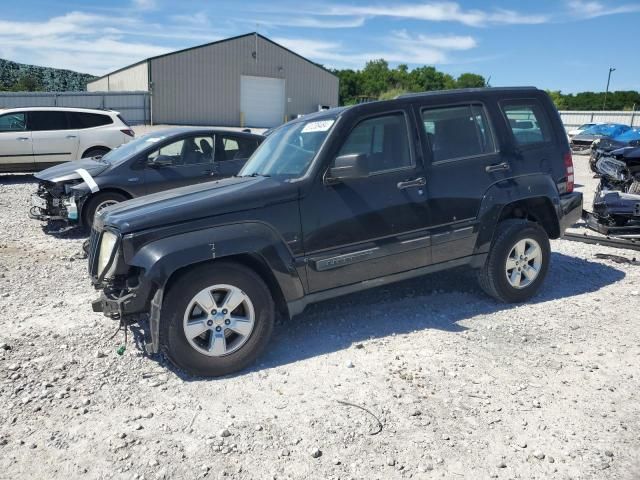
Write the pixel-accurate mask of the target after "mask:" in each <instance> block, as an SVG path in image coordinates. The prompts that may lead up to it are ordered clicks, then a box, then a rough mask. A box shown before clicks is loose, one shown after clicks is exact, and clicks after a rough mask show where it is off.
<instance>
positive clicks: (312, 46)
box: [273, 30, 477, 69]
mask: <svg viewBox="0 0 640 480" xmlns="http://www.w3.org/2000/svg"><path fill="white" fill-rule="evenodd" d="M273 40H274V41H275V42H277V43H280V44H282V45H284V46H285V47H287V48H289V49H291V50H293V51H294V52H296V53H299V54H300V55H302V56H303V57H307V58H309V59H311V60H313V61H316V62H318V63H322V64H326V65H327V66H330V67H335V68H357V69H359V68H363V67H364V65H365V63H366V62H368V61H369V60H375V59H378V58H384V59H385V60H387V61H388V62H391V63H407V64H411V65H433V64H446V63H450V62H451V61H452V60H451V58H450V57H449V52H450V51H463V50H470V49H473V48H475V47H476V46H477V43H476V41H475V39H474V38H473V37H470V36H458V35H446V36H445V35H439V36H429V35H417V36H411V35H410V34H409V33H407V32H406V31H404V30H403V31H399V32H394V34H393V35H392V36H391V37H389V38H386V39H384V44H385V47H384V48H380V49H373V48H371V49H368V50H365V51H354V50H353V49H350V48H349V47H347V46H345V45H343V44H342V43H340V42H337V41H323V40H309V39H302V38H274V39H273Z"/></svg>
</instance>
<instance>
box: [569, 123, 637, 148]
mask: <svg viewBox="0 0 640 480" xmlns="http://www.w3.org/2000/svg"><path fill="white" fill-rule="evenodd" d="M630 129H631V127H630V126H629V125H623V124H621V123H600V124H597V125H594V126H593V127H589V128H587V129H586V130H584V131H582V132H581V133H580V134H578V135H576V136H575V137H572V138H571V142H570V145H571V150H572V151H574V152H576V153H578V152H583V151H586V150H589V149H590V148H591V146H592V145H593V142H594V141H596V140H599V139H603V138H615V137H617V136H619V135H622V134H623V133H625V132H626V131H628V130H630Z"/></svg>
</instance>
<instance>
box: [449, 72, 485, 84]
mask: <svg viewBox="0 0 640 480" xmlns="http://www.w3.org/2000/svg"><path fill="white" fill-rule="evenodd" d="M486 84H487V81H486V80H485V79H484V77H483V76H482V75H478V74H477V73H462V74H460V76H458V79H457V80H456V87H458V88H480V87H484V86H486Z"/></svg>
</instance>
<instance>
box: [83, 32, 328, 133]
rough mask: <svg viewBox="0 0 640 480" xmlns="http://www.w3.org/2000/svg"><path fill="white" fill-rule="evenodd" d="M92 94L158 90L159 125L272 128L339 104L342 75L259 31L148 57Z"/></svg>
mask: <svg viewBox="0 0 640 480" xmlns="http://www.w3.org/2000/svg"><path fill="white" fill-rule="evenodd" d="M87 90H88V91H90V92H106V91H108V92H114V91H117V92H122V91H150V92H151V117H152V121H153V123H156V124H160V123H162V124H176V125H181V124H182V125H225V126H238V125H241V126H249V127H272V126H275V125H279V124H281V123H283V122H285V121H287V120H289V119H291V118H294V117H295V116H297V115H300V114H305V113H311V112H315V111H317V110H318V108H319V107H320V106H324V107H336V106H338V77H336V76H335V75H333V74H332V73H331V72H329V71H328V70H326V69H324V68H323V67H321V66H319V65H317V64H315V63H313V62H311V61H310V60H307V59H306V58H304V57H301V56H300V55H298V54H296V53H294V52H292V51H291V50H288V49H287V48H285V47H283V46H281V45H279V44H277V43H275V42H273V41H272V40H269V39H268V38H266V37H264V36H262V35H260V34H258V33H249V34H246V35H241V36H238V37H233V38H229V39H226V40H221V41H218V42H214V43H208V44H206V45H200V46H197V47H193V48H188V49H185V50H179V51H177V52H173V53H168V54H165V55H160V56H157V57H152V58H148V59H146V60H142V61H141V62H138V63H135V64H133V65H130V66H128V67H125V68H122V69H120V70H116V71H115V72H112V73H109V74H107V75H105V76H103V77H100V78H98V79H96V80H94V81H93V82H91V83H89V84H88V85H87Z"/></svg>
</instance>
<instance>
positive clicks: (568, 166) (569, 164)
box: [564, 152, 575, 193]
mask: <svg viewBox="0 0 640 480" xmlns="http://www.w3.org/2000/svg"><path fill="white" fill-rule="evenodd" d="M564 169H565V172H566V174H567V193H571V192H573V186H574V178H575V177H574V176H573V158H572V157H571V152H567V153H565V154H564Z"/></svg>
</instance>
